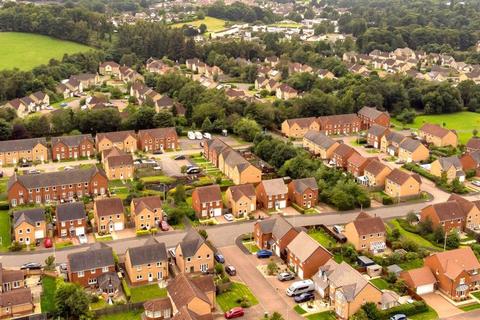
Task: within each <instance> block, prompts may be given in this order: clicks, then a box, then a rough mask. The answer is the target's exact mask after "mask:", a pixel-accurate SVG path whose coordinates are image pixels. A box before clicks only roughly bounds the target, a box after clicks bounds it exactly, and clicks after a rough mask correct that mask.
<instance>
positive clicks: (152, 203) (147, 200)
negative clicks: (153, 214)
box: [132, 196, 162, 213]
mask: <svg viewBox="0 0 480 320" xmlns="http://www.w3.org/2000/svg"><path fill="white" fill-rule="evenodd" d="M132 202H133V205H134V207H135V213H139V212H140V211H142V210H143V209H144V208H147V209H148V210H150V211H154V210H155V209H161V208H162V199H160V197H159V196H149V197H142V198H133V199H132Z"/></svg>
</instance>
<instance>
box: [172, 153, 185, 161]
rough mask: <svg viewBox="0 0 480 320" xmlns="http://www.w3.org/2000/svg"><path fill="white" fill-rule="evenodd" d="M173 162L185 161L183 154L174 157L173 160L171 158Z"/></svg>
mask: <svg viewBox="0 0 480 320" xmlns="http://www.w3.org/2000/svg"><path fill="white" fill-rule="evenodd" d="M173 160H185V156H184V155H183V154H180V155H178V156H176V157H175V158H173Z"/></svg>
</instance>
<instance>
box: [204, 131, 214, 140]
mask: <svg viewBox="0 0 480 320" xmlns="http://www.w3.org/2000/svg"><path fill="white" fill-rule="evenodd" d="M203 137H204V138H205V139H208V140H211V139H212V135H211V134H210V133H208V132H204V133H203Z"/></svg>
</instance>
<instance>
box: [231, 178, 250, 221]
mask: <svg viewBox="0 0 480 320" xmlns="http://www.w3.org/2000/svg"><path fill="white" fill-rule="evenodd" d="M225 198H226V202H227V207H228V208H229V209H230V210H231V212H232V213H233V215H234V216H235V217H236V218H244V217H248V216H249V215H250V214H251V213H253V212H254V211H255V210H256V209H257V195H256V194H255V187H254V186H253V184H251V183H247V184H241V185H236V186H231V187H229V188H228V189H227V192H226V193H225Z"/></svg>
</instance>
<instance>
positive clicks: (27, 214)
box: [13, 208, 45, 228]
mask: <svg viewBox="0 0 480 320" xmlns="http://www.w3.org/2000/svg"><path fill="white" fill-rule="evenodd" d="M24 221H25V222H27V223H28V224H30V225H32V226H33V225H35V223H36V222H41V221H45V209H43V208H35V209H27V210H20V211H15V212H14V213H13V225H14V227H15V228H16V227H17V226H18V225H20V224H21V223H22V222H24Z"/></svg>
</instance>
